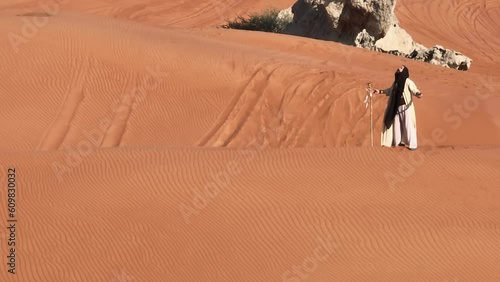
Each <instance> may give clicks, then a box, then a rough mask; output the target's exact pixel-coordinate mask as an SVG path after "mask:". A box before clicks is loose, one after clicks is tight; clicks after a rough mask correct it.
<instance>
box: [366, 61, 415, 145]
mask: <svg viewBox="0 0 500 282" xmlns="http://www.w3.org/2000/svg"><path fill="white" fill-rule="evenodd" d="M394 76H395V80H394V83H393V84H392V86H391V87H389V88H387V89H383V90H378V89H375V90H374V91H373V93H375V94H385V95H386V96H388V97H389V100H388V102H387V108H386V110H385V114H384V123H383V127H382V135H381V140H380V143H381V145H382V146H383V147H394V146H405V145H408V148H409V149H410V150H415V149H417V145H418V144H417V119H416V115H415V107H414V105H413V98H412V96H415V97H417V98H421V97H422V92H420V90H418V88H417V86H416V85H415V83H414V82H413V81H412V80H411V79H410V78H409V77H410V74H409V70H408V68H407V67H406V66H401V67H400V68H398V70H397V71H396V73H395V75H394Z"/></svg>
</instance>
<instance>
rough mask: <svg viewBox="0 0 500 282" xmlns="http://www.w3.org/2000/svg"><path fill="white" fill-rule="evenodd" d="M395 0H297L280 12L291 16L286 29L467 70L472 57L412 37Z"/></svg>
mask: <svg viewBox="0 0 500 282" xmlns="http://www.w3.org/2000/svg"><path fill="white" fill-rule="evenodd" d="M395 6H396V0H298V1H297V2H296V3H295V4H294V5H293V6H292V7H290V8H288V9H286V10H283V11H281V12H280V14H279V17H289V18H291V22H290V24H288V25H287V27H286V28H285V30H284V31H283V33H286V34H291V35H297V36H304V37H310V38H315V39H322V40H331V41H336V42H341V43H344V44H348V45H353V46H356V47H360V48H366V49H370V50H375V51H379V52H383V53H390V54H394V55H398V56H404V57H407V58H411V59H414V60H419V61H425V62H428V63H431V64H435V65H440V66H443V67H449V68H453V69H458V70H468V69H469V68H470V66H471V64H472V60H471V59H470V58H468V57H466V56H465V55H463V54H461V53H458V52H455V51H453V50H447V49H445V48H443V47H442V46H434V47H432V48H426V47H425V46H423V45H421V44H418V43H416V42H414V41H413V39H412V37H411V36H410V35H409V34H408V33H407V32H406V31H405V30H404V29H403V28H401V27H400V25H399V21H398V19H397V18H396V16H395V14H394V8H395Z"/></svg>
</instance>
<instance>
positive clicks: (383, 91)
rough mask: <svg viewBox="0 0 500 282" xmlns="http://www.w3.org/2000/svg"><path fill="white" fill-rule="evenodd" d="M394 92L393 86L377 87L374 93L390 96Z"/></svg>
mask: <svg viewBox="0 0 500 282" xmlns="http://www.w3.org/2000/svg"><path fill="white" fill-rule="evenodd" d="M391 92H392V86H391V87H389V88H387V89H380V90H379V89H375V90H374V93H375V94H384V95H385V96H389V95H390V94H391Z"/></svg>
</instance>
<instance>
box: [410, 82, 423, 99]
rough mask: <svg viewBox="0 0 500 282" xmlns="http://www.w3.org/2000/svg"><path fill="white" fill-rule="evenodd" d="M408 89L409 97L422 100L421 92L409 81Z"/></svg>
mask: <svg viewBox="0 0 500 282" xmlns="http://www.w3.org/2000/svg"><path fill="white" fill-rule="evenodd" d="M408 88H409V89H410V92H411V95H413V96H415V97H417V98H419V99H420V98H422V92H420V90H418V88H417V85H416V84H415V82H413V81H411V80H410V81H409V83H408Z"/></svg>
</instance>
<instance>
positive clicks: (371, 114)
mask: <svg viewBox="0 0 500 282" xmlns="http://www.w3.org/2000/svg"><path fill="white" fill-rule="evenodd" d="M366 91H368V94H367V95H368V96H369V99H370V144H371V145H372V147H373V106H372V105H373V103H372V96H373V95H372V83H371V82H368V85H367V89H366Z"/></svg>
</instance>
